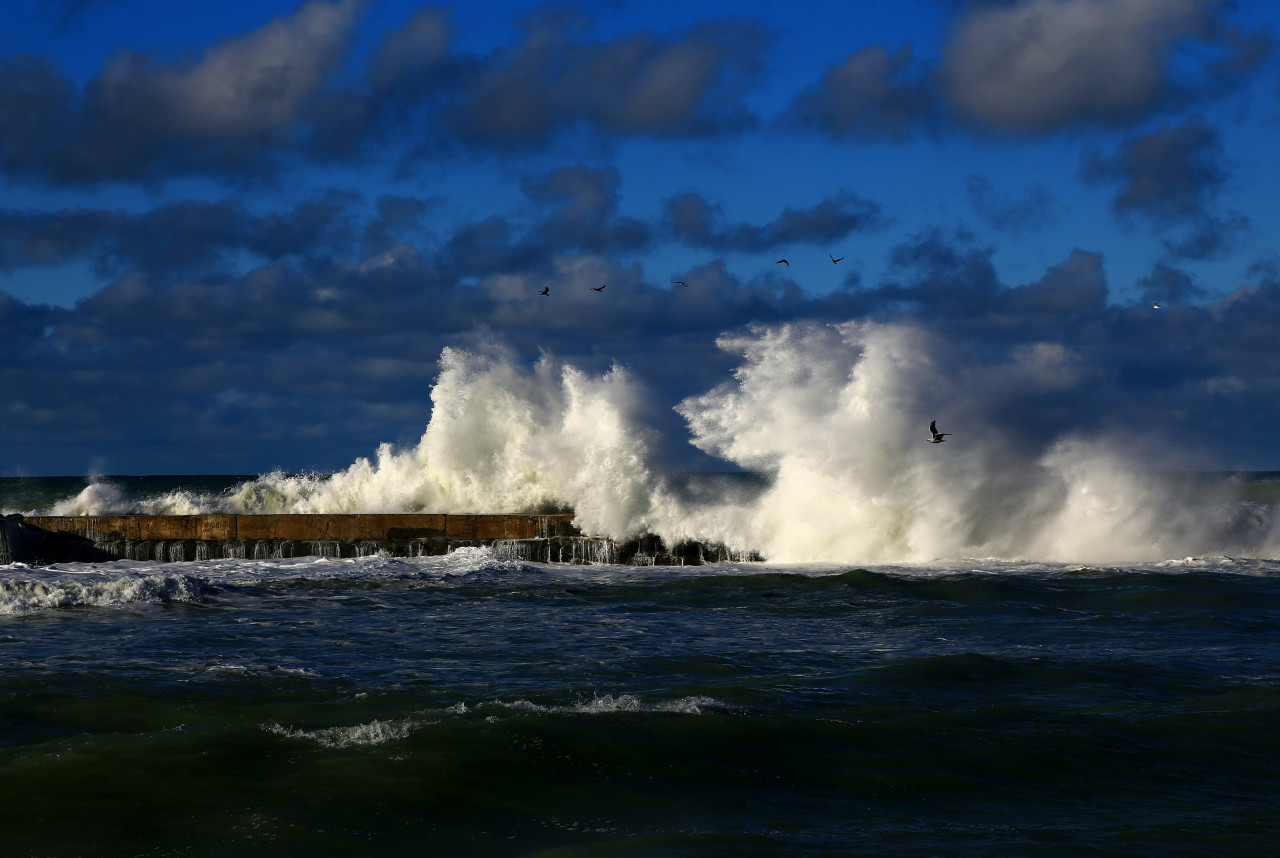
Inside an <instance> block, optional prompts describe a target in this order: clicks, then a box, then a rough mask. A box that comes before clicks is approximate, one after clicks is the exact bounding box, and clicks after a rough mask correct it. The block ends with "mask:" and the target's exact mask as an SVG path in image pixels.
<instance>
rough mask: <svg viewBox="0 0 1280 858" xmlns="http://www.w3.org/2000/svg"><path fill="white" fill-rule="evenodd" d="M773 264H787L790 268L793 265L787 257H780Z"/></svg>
mask: <svg viewBox="0 0 1280 858" xmlns="http://www.w3.org/2000/svg"><path fill="white" fill-rule="evenodd" d="M773 264H774V265H785V266H787V267H788V268H790V267H791V263H790V262H788V261H787V260H785V259H779V260H778V261H777V262H775V263H773Z"/></svg>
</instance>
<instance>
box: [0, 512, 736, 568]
mask: <svg viewBox="0 0 1280 858" xmlns="http://www.w3.org/2000/svg"><path fill="white" fill-rule="evenodd" d="M0 521H3V527H0V564H3V563H29V564H31V565H48V564H50V563H64V562H76V561H79V562H105V561H111V560H155V561H163V562H177V561H184V560H186V561H189V560H218V559H272V558H285V557H305V556H325V557H358V556H365V555H374V554H383V555H389V556H393V557H425V556H431V555H439V554H447V553H449V552H451V551H454V550H455V549H458V548H463V547H469V546H470V547H475V546H490V547H492V548H493V550H494V551H495V553H497V554H498V556H500V557H504V558H507V559H512V560H529V561H532V562H537V563H621V564H630V565H698V564H702V563H710V562H716V561H720V560H735V559H736V560H746V559H757V560H758V559H759V558H758V557H742V556H738V555H736V554H735V553H734V552H730V551H729V550H728V549H726V548H725V547H724V546H723V545H713V544H708V543H703V542H694V541H687V542H682V543H679V544H677V545H673V546H668V545H667V544H666V543H665V542H664V541H663V540H662V539H661V538H660V537H657V536H652V535H648V536H642V537H639V538H636V539H631V540H626V541H622V542H618V541H615V540H612V539H609V538H606V537H593V536H584V535H583V534H582V532H581V531H579V530H578V528H577V527H576V526H574V524H573V515H572V514H558V515H509V514H466V515H456V514H443V513H440V514H413V513H409V514H368V515H359V514H353V515H323V514H313V515H221V514H220V515H86V516H26V517H24V516H21V515H10V516H7V517H5V518H4V519H2V520H0Z"/></svg>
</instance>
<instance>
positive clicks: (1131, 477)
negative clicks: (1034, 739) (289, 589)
mask: <svg viewBox="0 0 1280 858" xmlns="http://www.w3.org/2000/svg"><path fill="white" fill-rule="evenodd" d="M719 344H720V346H721V347H722V348H723V349H725V350H726V351H728V352H730V353H733V354H736V355H738V357H739V358H740V363H739V366H738V368H737V369H736V370H735V371H734V374H733V378H732V380H730V381H726V382H725V383H724V384H722V385H720V386H718V387H716V388H715V389H713V390H710V391H708V392H706V393H704V394H702V395H699V396H694V397H690V398H688V399H686V400H684V401H683V402H681V403H680V404H679V405H678V406H677V407H676V410H677V411H678V412H679V414H680V415H681V416H682V417H683V418H684V419H685V421H686V423H687V425H688V428H689V432H690V439H689V440H690V443H691V444H693V445H694V446H695V447H697V448H698V449H700V450H702V451H703V452H704V453H707V454H709V455H711V456H713V457H716V458H717V459H719V460H721V461H722V462H724V463H725V467H726V469H729V470H733V469H739V470H745V471H753V472H762V473H765V474H767V475H768V479H767V481H765V482H764V483H763V484H762V485H761V486H759V488H758V490H757V491H754V492H749V493H743V492H741V491H737V492H734V491H727V490H726V491H722V492H719V493H716V492H706V491H703V492H700V493H699V492H690V491H688V490H687V487H682V486H681V484H680V481H679V480H678V479H676V478H675V477H674V476H673V475H671V474H669V473H665V472H664V471H663V470H662V469H661V468H659V467H658V466H657V465H655V464H654V456H653V452H652V451H653V449H654V448H655V445H654V443H653V442H654V440H655V435H654V433H653V431H652V430H651V429H650V428H649V427H648V424H647V423H646V421H645V419H644V416H645V414H646V413H647V412H648V411H649V410H650V409H651V408H652V407H653V406H652V404H651V402H650V399H651V397H648V396H647V395H646V394H645V391H644V389H643V387H642V386H641V385H640V384H639V383H638V382H636V381H635V380H634V379H633V378H631V376H630V374H629V373H628V372H627V371H626V370H625V368H623V367H621V366H614V367H613V368H612V369H610V370H609V371H608V372H606V373H603V374H601V375H598V376H593V375H590V374H588V373H585V372H583V371H581V370H579V369H577V368H575V367H572V366H569V365H567V364H564V363H562V362H559V361H557V360H556V359H554V358H553V357H551V356H547V355H544V356H543V357H542V358H541V359H540V360H539V361H538V362H537V363H536V364H534V365H533V366H532V367H526V366H523V365H521V364H520V363H519V362H518V361H516V360H515V359H514V358H512V357H511V356H510V355H508V354H506V353H504V352H503V351H501V350H500V349H496V348H495V349H493V350H491V351H488V352H469V351H464V350H459V349H445V351H444V352H443V354H442V356H441V370H440V374H439V376H438V378H437V380H436V383H435V385H434V387H433V388H432V391H431V399H432V415H431V419H430V422H429V423H428V425H427V427H426V430H425V431H424V433H423V435H422V437H421V439H420V440H419V441H418V442H417V444H415V445H413V446H411V447H407V448H403V449H398V448H396V447H394V446H392V445H390V444H384V445H382V446H381V447H379V448H378V450H377V453H376V455H375V456H374V457H373V458H372V459H366V458H361V459H358V460H357V461H356V462H354V463H353V464H352V465H351V466H350V467H348V468H347V469H346V470H344V471H341V472H338V473H335V474H330V475H316V474H312V475H286V474H284V473H280V472H274V473H269V474H265V475H263V476H260V477H259V478H257V479H255V480H249V481H245V482H243V483H240V484H238V485H237V486H235V487H234V488H233V489H230V490H228V491H227V492H224V493H223V494H220V495H217V496H211V495H198V494H192V493H188V492H173V493H170V494H167V495H164V496H160V497H155V498H149V499H145V500H142V501H127V500H126V499H124V498H123V497H120V496H119V493H118V492H116V493H114V494H113V492H112V490H111V488H110V487H109V486H108V485H106V484H102V483H95V484H93V485H91V486H89V487H88V488H86V489H85V490H84V491H83V492H81V493H80V495H78V496H77V497H75V498H70V499H67V500H66V501H63V502H60V503H59V504H57V505H55V507H54V508H53V510H51V511H52V512H54V513H55V514H62V515H76V514H104V513H108V512H121V511H129V512H143V513H151V514H159V513H201V512H236V513H272V512H275V513H284V512H295V513H346V512H368V513H371V512H419V511H429V512H449V513H467V512H494V511H502V512H539V511H541V512H546V511H552V510H560V509H565V508H569V509H572V510H573V511H574V513H575V515H576V519H577V524H578V526H579V527H581V528H582V529H583V531H584V532H586V533H588V534H590V535H600V536H612V537H615V538H626V537H630V536H634V535H636V534H639V533H641V532H651V533H656V534H658V535H661V536H663V537H664V538H665V539H667V540H668V542H679V541H681V540H683V539H697V540H702V541H707V542H720V543H725V544H727V545H728V546H729V547H731V548H733V549H737V550H740V551H755V552H758V553H760V554H761V555H763V556H764V557H766V558H769V559H770V560H773V561H781V562H841V561H847V562H852V563H895V562H902V563H919V562H925V561H930V560H934V559H938V558H949V557H950V558H954V557H999V558H1006V559H1008V558H1034V559H1038V560H1046V561H1062V562H1126V561H1138V560H1159V559H1165V558H1174V557H1184V556H1189V555H1200V556H1203V555H1210V554H1224V555H1238V556H1268V555H1273V554H1275V553H1276V551H1277V548H1280V530H1278V523H1277V518H1276V516H1275V515H1274V514H1273V510H1272V506H1271V505H1270V504H1267V503H1249V502H1245V501H1243V500H1242V499H1241V494H1240V487H1239V486H1238V485H1232V484H1231V483H1230V482H1229V481H1225V480H1224V481H1220V482H1219V483H1216V484H1209V483H1206V482H1203V481H1201V482H1195V481H1190V482H1188V481H1185V480H1182V481H1180V480H1179V479H1177V478H1175V477H1171V476H1167V475H1166V476H1161V475H1160V474H1158V473H1157V471H1169V470H1170V469H1172V468H1175V467H1177V466H1178V465H1179V463H1181V462H1183V461H1185V460H1184V459H1183V458H1182V457H1180V456H1179V455H1178V454H1177V453H1175V452H1174V450H1173V449H1172V448H1171V447H1169V446H1168V445H1167V444H1164V443H1162V442H1161V441H1160V440H1159V439H1158V438H1156V437H1154V436H1152V435H1149V434H1148V435H1144V436H1142V437H1137V436H1134V435H1132V434H1127V433H1125V432H1123V431H1120V430H1109V429H1105V428H1102V429H1099V428H1097V427H1092V428H1091V427H1089V426H1082V425H1076V424H1075V423H1074V422H1073V421H1072V419H1071V417H1070V415H1065V416H1063V417H1062V419H1061V420H1060V422H1059V424H1058V425H1054V426H1040V427H1038V428H1036V429H1035V431H1027V430H1026V428H1025V427H1021V428H1020V427H1015V426H1013V425H1012V421H1011V420H1010V419H1009V417H1008V415H1011V414H1016V413H1017V412H1018V410H1019V404H1020V403H1021V402H1024V401H1026V400H1028V399H1029V398H1033V397H1036V396H1040V395H1043V392H1044V391H1045V390H1046V389H1063V388H1068V387H1073V386H1074V387H1079V386H1081V385H1087V383H1088V379H1087V378H1084V377H1081V376H1080V374H1079V373H1078V372H1077V371H1076V369H1075V366H1076V361H1074V359H1073V356H1072V355H1071V354H1070V352H1069V351H1067V350H1066V349H1064V348H1063V347H1061V346H1057V345H1052V344H1043V345H1040V346H1035V347H1033V348H1028V349H1023V350H1020V351H1015V352H1013V353H1008V354H1000V355H995V356H985V357H981V358H980V359H979V358H975V357H974V356H973V355H960V354H958V353H957V352H956V348H955V347H954V346H953V345H952V344H950V343H947V342H946V341H944V340H942V339H940V338H939V337H938V336H937V335H935V334H932V333H930V332H928V331H926V330H925V329H923V328H920V327H915V326H910V325H892V324H878V323H870V322H848V323H845V324H821V325H820V324H793V325H786V326H782V327H778V328H767V329H766V328H761V329H757V330H753V331H751V332H750V333H747V334H742V335H736V336H725V337H722V338H721V340H720V342H719ZM934 419H937V420H938V421H939V424H940V427H941V428H942V429H943V430H944V431H948V432H949V433H951V434H950V436H949V437H948V438H947V443H944V444H927V443H925V440H926V435H927V433H926V431H925V427H926V426H928V425H929V423H930V421H931V420H934ZM122 506H123V507H128V509H121V507H122Z"/></svg>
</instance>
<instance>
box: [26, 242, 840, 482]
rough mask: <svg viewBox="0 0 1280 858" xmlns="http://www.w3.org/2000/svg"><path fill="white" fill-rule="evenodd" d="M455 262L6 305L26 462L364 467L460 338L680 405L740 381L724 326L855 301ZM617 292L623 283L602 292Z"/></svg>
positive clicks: (316, 269)
mask: <svg viewBox="0 0 1280 858" xmlns="http://www.w3.org/2000/svg"><path fill="white" fill-rule="evenodd" d="M448 267H449V266H448V265H447V264H443V263H442V262H441V261H440V260H437V259H433V258H427V257H424V256H422V255H421V254H419V253H417V252H414V251H412V250H408V249H404V248H403V247H402V246H401V247H398V248H396V249H393V250H391V251H388V252H386V253H382V254H378V255H376V256H374V257H370V258H367V259H365V260H363V261H362V262H360V263H359V264H352V263H349V262H347V263H343V262H339V261H334V262H332V263H330V264H328V265H313V266H309V267H305V268H304V267H301V266H299V265H296V264H292V263H280V264H274V265H269V266H264V267H261V268H258V269H254V270H253V271H250V272H247V273H245V274H243V275H239V276H206V277H202V278H200V279H193V280H186V279H178V280H167V281H165V280H158V279H155V278H151V277H148V276H146V275H143V274H128V275H125V276H123V277H121V278H119V279H117V280H115V281H113V282H112V283H110V284H108V285H107V286H106V287H104V288H103V289H102V290H100V291H99V292H98V293H96V294H94V295H93V296H92V297H90V298H88V299H86V300H84V301H82V302H80V303H79V304H78V305H77V306H76V307H75V308H74V309H73V310H66V311H51V310H49V309H48V308H43V309H42V308H38V307H32V306H29V305H26V304H23V303H22V302H19V301H16V300H14V299H12V298H10V297H9V296H7V295H4V294H3V293H0V298H3V300H0V326H4V327H5V328H6V329H7V328H8V327H10V326H12V327H15V328H23V329H30V328H32V327H34V330H35V332H36V333H33V334H31V335H29V336H26V337H25V338H6V340H5V346H4V348H5V349H6V350H7V354H8V357H7V359H6V361H5V362H4V363H3V365H0V383H3V384H5V385H6V386H15V385H16V387H17V388H20V390H19V392H17V393H16V394H15V395H13V396H11V397H9V398H8V400H7V401H6V406H5V407H6V409H7V410H6V412H5V413H6V420H7V423H6V431H7V433H8V435H7V440H6V444H7V448H6V452H7V455H10V456H11V458H10V459H9V461H14V462H16V461H30V460H32V458H33V457H36V458H38V457H39V456H42V455H43V456H47V455H49V451H50V450H51V449H54V448H56V447H58V446H60V445H61V444H63V443H67V444H70V443H75V444H78V445H80V447H79V448H80V449H86V450H87V449H93V450H111V451H112V455H113V456H116V457H119V458H117V459H116V460H115V461H114V462H113V467H122V468H123V467H130V466H132V467H150V468H165V467H171V466H176V465H175V463H178V462H187V463H189V464H188V466H189V467H191V466H199V468H200V469H202V470H208V471H211V472H217V471H223V470H231V471H238V470H242V469H244V468H246V467H248V468H249V469H251V470H252V469H254V468H261V469H265V468H269V467H272V466H274V465H280V466H283V467H286V468H290V469H298V468H307V467H339V466H345V465H346V464H348V463H349V462H350V461H352V460H353V459H354V457H355V456H358V455H367V454H368V453H369V452H370V451H371V450H372V449H374V447H376V445H377V444H378V443H380V442H383V441H386V440H389V439H398V438H410V439H411V438H416V437H417V435H419V434H420V433H421V431H422V429H423V427H424V426H425V424H426V419H427V417H428V411H429V399H428V397H427V392H428V389H429V387H430V384H431V381H432V380H433V378H434V376H435V373H436V371H437V363H436V362H437V360H438V358H439V355H440V351H441V349H442V348H443V347H444V346H446V345H462V346H468V345H479V344H481V343H483V342H485V341H486V340H488V339H491V338H495V337H497V338H500V339H502V340H503V341H504V342H506V343H508V344H509V346H510V347H511V348H512V349H513V350H514V351H515V352H516V353H517V354H519V355H521V356H522V357H524V358H526V359H529V360H532V359H534V358H536V356H537V355H538V354H539V353H540V351H541V350H544V349H545V350H548V351H550V352H552V353H554V354H557V355H560V356H564V357H566V358H568V359H571V360H572V361H573V362H575V363H576V364H578V365H580V366H582V367H583V368H584V369H588V370H590V371H605V370H607V369H608V367H609V365H610V364H611V363H612V362H614V361H618V362H620V363H622V364H624V365H627V366H628V367H630V368H631V369H632V370H633V371H634V372H635V373H636V374H637V376H638V377H640V378H641V379H642V380H643V381H644V383H645V384H646V385H647V386H648V387H649V388H650V389H651V390H652V391H653V392H654V395H655V396H657V397H658V398H659V399H660V400H662V401H666V402H668V403H669V404H670V405H674V403H675V402H676V401H678V400H679V399H680V398H682V397H684V396H687V395H689V394H690V393H693V392H697V390H698V388H699V385H700V381H699V374H698V373H690V372H689V367H690V366H698V367H700V368H701V369H710V370H715V369H717V368H718V369H721V370H723V371H725V372H727V371H728V362H727V358H725V357H724V356H723V355H721V354H719V353H718V350H717V349H716V347H715V344H714V341H715V337H716V335H717V334H718V333H720V332H721V331H723V330H726V329H731V328H735V327H740V326H742V325H745V324H747V323H749V322H765V323H768V322H770V321H783V320H786V319H791V318H796V317H798V316H804V315H812V316H817V317H822V316H826V315H830V314H831V313H832V312H833V308H835V307H839V306H840V301H841V300H843V299H841V298H832V299H814V298H810V297H807V296H805V295H804V294H803V293H801V292H800V290H799V288H798V287H797V286H796V285H795V284H794V283H791V282H788V281H783V280H779V279H776V278H767V279H764V280H759V281H753V282H743V281H741V280H739V279H738V278H736V277H734V276H733V275H732V274H730V273H729V272H728V271H727V270H726V269H725V268H724V266H723V264H720V263H711V264H709V265H708V266H707V267H706V268H705V270H703V271H700V272H698V273H699V280H698V282H699V284H700V285H699V288H698V289H693V288H691V289H679V290H672V289H671V288H670V287H669V284H667V283H665V278H663V279H664V282H662V283H660V284H654V283H651V282H649V281H647V280H646V278H645V277H644V275H643V273H642V272H641V271H640V269H639V268H638V267H635V266H622V265H619V264H617V263H616V262H613V261H611V260H610V259H608V258H607V257H604V256H599V255H590V254H575V255H568V256H560V257H555V258H552V259H550V260H547V261H546V262H545V265H544V266H543V267H542V268H539V269H534V270H527V271H521V272H506V273H498V274H493V275H486V274H478V275H477V274H469V275H468V276H466V277H465V278H455V277H446V276H445V275H444V274H443V273H442V272H444V271H445V270H446V269H447V268H448ZM464 280H465V282H464ZM602 282H606V283H608V284H609V288H608V291H606V292H604V293H596V292H592V291H591V289H590V287H591V286H595V285H598V284H599V283H602ZM543 287H548V288H549V289H550V293H551V294H550V296H549V297H543V296H540V295H539V294H538V292H539V290H540V289H542V288H543ZM42 326H43V327H48V328H49V333H48V334H47V335H45V334H42V333H40V331H41V328H42ZM585 331H591V332H595V334H596V335H595V336H590V337H584V332H585ZM495 332H500V333H495ZM42 388H49V389H48V390H44V391H43V392H42ZM98 411H101V412H102V414H101V415H98V414H97V412H98ZM659 412H660V413H655V415H654V419H655V421H657V422H659V423H664V422H665V424H668V425H664V429H665V430H668V431H666V432H665V433H664V434H665V435H666V436H667V438H668V439H675V440H669V441H668V442H667V443H669V444H670V450H668V451H666V453H669V454H670V455H671V456H672V457H675V458H677V459H678V458H680V457H684V458H686V459H687V458H688V456H689V455H691V452H692V451H691V448H689V447H688V445H687V444H685V443H684V442H683V441H682V440H680V431H679V425H678V424H679V421H678V419H677V417H676V415H675V413H674V412H672V411H670V410H669V408H664V409H660V410H659ZM85 413H93V414H95V418H94V426H93V431H92V433H89V434H86V433H84V432H82V431H81V430H80V428H79V423H78V420H77V419H73V418H71V415H73V414H79V415H83V414H85ZM299 427H302V428H301V429H300V428H299ZM299 432H302V433H304V435H305V437H301V438H300V437H299V434H298V433H299ZM90 434H91V436H92V437H89V435H90ZM664 455H665V453H664ZM130 456H133V457H134V458H133V459H129V457H130ZM121 459H126V460H129V461H121ZM130 462H132V463H137V464H132V465H131V464H130ZM33 467H38V466H36V465H33Z"/></svg>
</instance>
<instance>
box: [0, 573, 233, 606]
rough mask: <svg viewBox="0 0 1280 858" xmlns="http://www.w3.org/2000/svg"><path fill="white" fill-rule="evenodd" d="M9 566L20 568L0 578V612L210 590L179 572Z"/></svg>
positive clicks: (187, 596) (180, 598) (171, 597)
mask: <svg viewBox="0 0 1280 858" xmlns="http://www.w3.org/2000/svg"><path fill="white" fill-rule="evenodd" d="M10 568H13V569H15V570H21V571H16V572H15V573H14V574H10V575H8V576H6V577H4V578H2V579H0V614H8V615H13V614H30V613H35V612H38V611H43V610H48V609H50V608H71V607H103V606H113V605H126V604H130V603H138V602H195V601H199V600H200V599H203V598H205V597H206V596H207V595H208V594H209V593H210V592H212V588H211V587H210V585H209V583H208V582H207V581H205V580H204V579H202V578H200V577H198V576H196V575H191V574H183V573H174V572H165V573H162V574H128V573H126V574H103V575H89V576H74V575H66V574H58V573H57V572H52V573H50V572H47V571H44V570H39V571H37V570H26V569H25V568H22V567H10ZM22 571H25V572H27V573H28V574H26V575H24V574H22Z"/></svg>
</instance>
